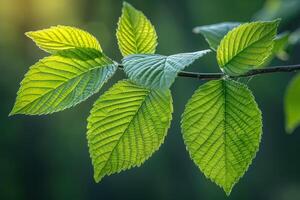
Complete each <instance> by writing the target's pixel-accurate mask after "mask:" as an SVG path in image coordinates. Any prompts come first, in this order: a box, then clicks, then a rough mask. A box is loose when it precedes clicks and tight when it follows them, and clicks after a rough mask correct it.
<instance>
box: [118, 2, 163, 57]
mask: <svg viewBox="0 0 300 200" xmlns="http://www.w3.org/2000/svg"><path fill="white" fill-rule="evenodd" d="M116 35H117V39H118V44H119V49H120V51H121V53H122V55H123V56H124V57H125V56H128V55H131V54H153V53H155V49H156V46H157V35H156V31H155V28H154V26H153V25H152V24H151V22H150V21H149V20H148V19H147V18H146V16H145V15H144V14H143V13H142V12H141V11H139V10H137V9H135V8H134V7H133V6H132V5H130V4H129V3H126V2H124V3H123V9H122V16H121V17H120V19H119V22H118V29H117V34H116Z"/></svg>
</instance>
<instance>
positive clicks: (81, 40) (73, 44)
mask: <svg viewBox="0 0 300 200" xmlns="http://www.w3.org/2000/svg"><path fill="white" fill-rule="evenodd" d="M26 35H27V36H28V37H29V38H31V39H32V40H33V41H34V42H35V43H36V45H37V46H38V47H40V48H41V49H42V50H44V51H46V52H49V53H52V54H54V53H56V52H57V51H61V50H68V49H73V48H91V49H96V50H99V51H102V50H101V46H100V44H99V42H98V41H97V39H96V38H95V37H94V36H92V35H91V34H89V33H88V32H86V31H83V30H81V29H78V28H74V27H70V26H53V27H51V28H48V29H43V30H39V31H31V32H27V33H26Z"/></svg>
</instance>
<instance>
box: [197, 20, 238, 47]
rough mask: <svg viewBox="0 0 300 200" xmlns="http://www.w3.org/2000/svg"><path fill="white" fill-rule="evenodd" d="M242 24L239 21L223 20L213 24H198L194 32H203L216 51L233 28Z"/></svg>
mask: <svg viewBox="0 0 300 200" xmlns="http://www.w3.org/2000/svg"><path fill="white" fill-rule="evenodd" d="M238 25H240V23H238V22H223V23H218V24H212V25H205V26H198V27H196V28H194V30H193V31H194V33H201V34H202V35H203V36H204V37H205V40H206V41H207V42H208V44H209V46H210V48H211V49H213V50H214V51H216V50H217V49H218V46H219V44H220V42H221V40H222V39H223V38H224V36H225V35H226V34H227V33H228V32H229V31H230V30H232V29H233V28H235V27H237V26H238Z"/></svg>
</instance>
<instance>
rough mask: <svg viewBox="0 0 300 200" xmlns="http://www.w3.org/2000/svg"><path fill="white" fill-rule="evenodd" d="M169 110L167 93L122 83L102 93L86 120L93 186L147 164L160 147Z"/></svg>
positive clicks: (165, 130) (125, 81) (169, 120)
mask: <svg viewBox="0 0 300 200" xmlns="http://www.w3.org/2000/svg"><path fill="white" fill-rule="evenodd" d="M172 110H173V108H172V97H171V94H170V91H169V90H164V91H161V90H149V89H145V88H143V87H141V86H138V85H136V84H134V83H132V82H131V81H128V80H124V81H120V82H118V83H117V84H115V85H114V86H113V87H112V88H110V89H109V90H108V91H107V92H105V93H104V95H102V96H101V97H100V98H99V99H98V100H97V101H96V102H95V104H94V106H93V109H92V110H91V114H90V116H89V118H88V133H87V138H88V144H89V151H90V155H91V158H92V162H93V166H94V178H95V180H96V182H99V181H100V180H101V179H102V178H103V177H104V176H106V175H110V174H114V173H118V172H120V171H122V170H126V169H130V168H132V167H135V166H140V165H141V164H142V163H143V162H144V161H145V160H147V159H148V158H149V157H150V156H151V155H152V154H153V153H154V152H155V151H156V150H157V149H158V148H159V147H160V145H161V144H162V143H163V141H164V138H165V136H166V134H167V130H168V128H169V126H170V122H171V118H172V116H171V114H172Z"/></svg>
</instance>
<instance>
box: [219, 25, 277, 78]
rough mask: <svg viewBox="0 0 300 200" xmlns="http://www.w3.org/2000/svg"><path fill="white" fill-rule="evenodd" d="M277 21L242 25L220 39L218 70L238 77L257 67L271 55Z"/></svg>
mask: <svg viewBox="0 0 300 200" xmlns="http://www.w3.org/2000/svg"><path fill="white" fill-rule="evenodd" d="M278 24H279V20H275V21H271V22H252V23H245V24H242V25H240V26H238V27H236V28H234V29H233V30H231V31H229V32H228V34H227V35H226V36H225V37H224V38H223V39H222V41H221V43H220V45H219V47H218V50H217V61H218V64H219V66H220V68H221V69H222V70H223V71H225V72H226V73H227V74H229V75H240V74H244V73H246V72H247V71H249V70H251V69H253V68H256V67H259V66H260V65H262V64H263V63H264V61H265V60H266V59H267V58H268V57H269V56H270V55H271V54H272V49H273V45H274V39H275V36H276V34H277V27H278Z"/></svg>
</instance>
